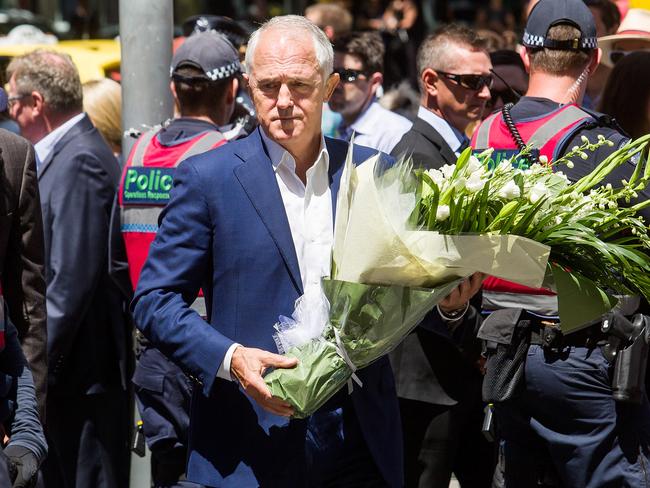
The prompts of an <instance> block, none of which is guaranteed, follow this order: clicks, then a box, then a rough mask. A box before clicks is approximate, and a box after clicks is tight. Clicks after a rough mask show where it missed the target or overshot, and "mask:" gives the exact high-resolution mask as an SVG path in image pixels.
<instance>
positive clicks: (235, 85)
mask: <svg viewBox="0 0 650 488" xmlns="http://www.w3.org/2000/svg"><path fill="white" fill-rule="evenodd" d="M238 91H239V80H238V79H237V77H236V76H234V77H233V78H232V80H230V87H229V88H228V93H227V94H226V101H227V102H228V103H233V102H234V101H235V98H237V92H238Z"/></svg>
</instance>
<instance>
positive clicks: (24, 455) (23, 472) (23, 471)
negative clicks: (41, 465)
mask: <svg viewBox="0 0 650 488" xmlns="http://www.w3.org/2000/svg"><path fill="white" fill-rule="evenodd" d="M4 453H5V455H6V456H7V458H8V468H9V475H10V476H11V481H12V483H13V484H12V485H11V486H12V488H34V486H36V479H37V474H38V459H36V455H35V454H34V453H33V452H32V451H30V450H29V449H27V448H26V447H23V446H14V445H12V444H9V445H8V446H7V447H5V449H4Z"/></svg>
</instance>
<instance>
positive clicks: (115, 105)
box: [83, 78, 122, 159]
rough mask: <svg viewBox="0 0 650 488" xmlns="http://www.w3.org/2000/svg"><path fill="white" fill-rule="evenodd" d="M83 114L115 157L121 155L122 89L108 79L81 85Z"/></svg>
mask: <svg viewBox="0 0 650 488" xmlns="http://www.w3.org/2000/svg"><path fill="white" fill-rule="evenodd" d="M83 104H84V112H86V113H87V114H88V117H90V120H91V121H92V123H93V125H94V126H95V127H97V130H98V131H99V133H100V134H101V135H102V136H103V137H104V139H105V140H106V142H107V143H108V145H109V147H110V148H111V149H112V151H113V154H115V157H117V158H118V159H120V156H121V154H122V87H121V85H120V84H119V83H117V82H116V81H113V80H111V79H109V78H102V79H99V80H91V81H87V82H86V83H84V84H83Z"/></svg>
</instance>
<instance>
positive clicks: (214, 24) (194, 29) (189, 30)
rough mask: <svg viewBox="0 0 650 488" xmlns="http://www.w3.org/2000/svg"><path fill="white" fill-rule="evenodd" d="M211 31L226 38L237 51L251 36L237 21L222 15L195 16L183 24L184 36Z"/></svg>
mask: <svg viewBox="0 0 650 488" xmlns="http://www.w3.org/2000/svg"><path fill="white" fill-rule="evenodd" d="M210 30H213V31H217V32H219V33H220V34H223V35H224V36H226V37H227V38H228V40H229V41H230V42H232V44H233V46H235V48H236V49H239V47H240V46H242V45H243V44H246V41H247V40H248V38H249V36H250V34H251V33H250V32H249V31H247V30H246V29H245V28H244V27H243V26H242V25H241V24H240V23H238V22H237V21H235V20H233V19H231V18H230V17H224V16H221V15H205V14H204V15H193V16H192V17H189V18H188V19H187V20H185V22H183V35H184V36H186V37H187V36H190V35H192V34H196V33H198V32H207V31H210Z"/></svg>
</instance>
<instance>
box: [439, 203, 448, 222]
mask: <svg viewBox="0 0 650 488" xmlns="http://www.w3.org/2000/svg"><path fill="white" fill-rule="evenodd" d="M448 218H449V205H438V208H437V209H436V220H437V221H438V222H442V221H443V220H447V219H448Z"/></svg>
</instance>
